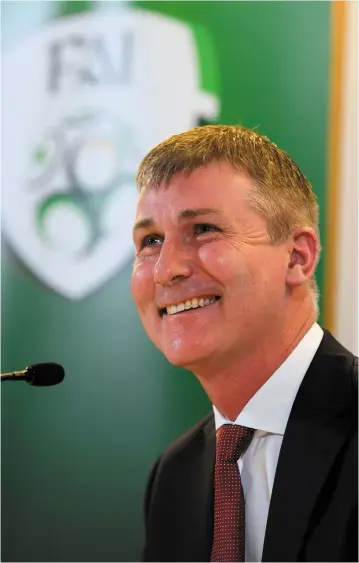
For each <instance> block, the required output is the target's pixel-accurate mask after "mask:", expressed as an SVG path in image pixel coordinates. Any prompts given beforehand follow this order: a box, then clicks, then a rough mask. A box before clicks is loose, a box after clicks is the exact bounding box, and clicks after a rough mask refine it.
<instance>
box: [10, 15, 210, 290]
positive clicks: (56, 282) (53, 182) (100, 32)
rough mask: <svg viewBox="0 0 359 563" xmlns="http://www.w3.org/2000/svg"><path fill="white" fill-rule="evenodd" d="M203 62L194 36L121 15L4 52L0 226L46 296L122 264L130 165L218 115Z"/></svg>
mask: <svg viewBox="0 0 359 563" xmlns="http://www.w3.org/2000/svg"><path fill="white" fill-rule="evenodd" d="M208 57H209V58H211V57H212V58H213V49H212V48H211V45H210V39H209V37H208V36H207V35H206V34H205V33H204V30H203V29H201V30H198V28H192V27H191V26H187V25H185V24H182V23H181V22H178V21H177V20H172V19H169V18H164V17H163V16H159V15H156V14H150V13H146V12H144V11H141V10H133V9H127V10H124V9H122V10H120V11H119V12H114V13H113V14H106V15H101V14H99V13H98V12H97V13H94V14H91V13H89V14H88V15H86V16H83V15H81V16H77V17H71V18H69V19H64V20H59V21H58V22H56V23H53V24H51V25H49V26H47V27H45V28H43V29H42V30H41V31H40V32H39V33H37V34H36V35H35V36H33V37H31V38H29V39H27V40H25V41H24V42H22V43H21V44H18V45H16V46H15V47H13V48H12V49H11V50H10V51H8V52H7V53H6V54H5V56H4V61H3V109H4V111H3V196H2V197H3V202H2V203H3V206H2V210H3V217H2V226H3V230H4V235H5V237H6V239H7V240H8V241H9V243H10V245H11V246H12V248H13V249H14V251H15V252H16V253H17V255H18V256H19V257H20V258H21V260H22V261H23V262H24V263H25V264H26V265H27V266H28V267H29V268H30V269H31V270H32V272H33V273H34V274H35V275H36V276H37V277H38V278H39V279H40V280H42V281H43V282H44V283H46V284H47V285H48V286H50V287H51V288H52V289H54V290H56V291H58V292H59V293H61V294H62V295H65V296H67V297H69V298H72V299H79V298H82V297H84V296H86V295H88V294H89V293H91V292H92V291H94V290H95V289H97V288H98V287H100V286H101V285H102V284H103V283H104V282H105V281H106V280H107V279H109V278H110V277H111V276H112V275H114V274H115V273H116V272H117V271H118V270H119V269H120V268H121V267H122V266H123V265H124V264H125V263H126V262H127V261H128V260H129V259H130V258H131V256H132V252H133V251H132V242H131V228H132V223H133V219H134V212H135V203H136V199H137V192H136V187H135V174H136V168H137V166H138V163H139V161H140V159H141V158H142V156H144V154H145V153H146V152H147V151H148V150H149V149H150V148H151V147H152V146H153V145H155V144H156V143H158V142H159V141H161V140H162V139H164V138H165V137H167V136H169V135H172V134H173V133H177V132H180V131H184V130H186V129H188V128H190V127H193V126H195V125H196V124H197V123H198V122H199V120H200V119H205V120H211V119H213V118H215V117H216V116H217V115H218V109H219V108H218V103H219V102H218V97H217V92H216V83H215V80H214V78H213V77H214V74H213V69H214V65H215V61H213V60H211V61H210V64H208V62H209V61H208ZM204 58H206V65H203V64H202V61H203V60H204ZM203 68H206V69H207V70H206V72H207V73H208V72H210V74H211V76H206V75H204V70H203Z"/></svg>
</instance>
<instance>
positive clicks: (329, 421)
mask: <svg viewBox="0 0 359 563" xmlns="http://www.w3.org/2000/svg"><path fill="white" fill-rule="evenodd" d="M348 361H349V360H348V355H347V354H345V352H343V348H342V347H341V346H340V345H339V344H338V343H337V342H336V341H335V340H334V339H333V338H332V337H331V336H330V335H329V334H328V333H325V335H324V337H323V340H322V343H321V345H320V347H319V349H318V352H317V354H316V355H315V357H314V359H313V362H312V364H311V366H310V368H309V370H308V372H307V374H306V375H305V377H304V379H303V382H302V385H301V387H300V389H299V391H298V394H297V397H296V399H295V402H294V405H293V408H292V412H291V414H290V417H289V420H288V424H287V428H286V431H285V434H284V438H283V443H282V448H281V451H280V455H279V460H278V465H277V471H276V475H275V480H274V485H273V491H272V497H271V503H270V507H269V513H268V521H267V528H266V534H265V540H264V547H263V557H262V561H298V560H303V559H300V550H301V547H302V545H303V541H304V540H305V535H306V532H307V531H308V530H309V527H310V524H311V515H312V513H313V510H314V507H315V504H316V500H317V499H318V496H319V494H320V492H321V490H322V488H323V486H324V483H325V481H326V478H327V476H328V474H329V472H330V470H331V468H332V466H333V464H334V462H335V460H336V457H337V455H338V453H339V451H340V449H341V446H342V445H343V443H344V442H345V440H346V438H347V435H348V432H349V430H350V424H351V418H350V416H348V412H350V410H349V409H348V406H349V404H350V403H351V400H352V396H351V388H350V384H349V377H347V373H348ZM345 370H346V371H347V373H345Z"/></svg>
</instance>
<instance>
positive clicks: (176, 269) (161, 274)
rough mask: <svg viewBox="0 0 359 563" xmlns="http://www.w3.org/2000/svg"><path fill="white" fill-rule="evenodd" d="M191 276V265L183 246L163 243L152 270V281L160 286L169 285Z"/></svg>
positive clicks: (167, 242)
mask: <svg viewBox="0 0 359 563" xmlns="http://www.w3.org/2000/svg"><path fill="white" fill-rule="evenodd" d="M191 274H192V265H191V261H190V257H189V255H188V252H186V249H185V248H184V246H182V245H179V244H176V243H174V242H173V241H172V242H169V241H164V242H163V244H162V247H161V253H160V256H159V258H158V260H157V263H156V265H155V270H154V281H155V283H158V284H161V285H171V284H173V283H176V282H178V281H181V280H183V279H186V278H189V277H190V275H191Z"/></svg>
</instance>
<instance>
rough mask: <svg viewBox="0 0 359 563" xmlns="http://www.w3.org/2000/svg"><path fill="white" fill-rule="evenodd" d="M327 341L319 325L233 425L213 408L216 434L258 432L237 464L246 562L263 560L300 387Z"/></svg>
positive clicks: (312, 328) (301, 342) (304, 339)
mask: <svg viewBox="0 0 359 563" xmlns="http://www.w3.org/2000/svg"><path fill="white" fill-rule="evenodd" d="M322 338H323V330H322V329H321V328H320V326H319V325H318V324H317V323H315V324H314V325H313V326H312V327H311V329H310V330H309V331H308V332H307V333H306V335H305V336H304V337H303V338H302V340H301V341H300V342H299V344H298V345H297V347H296V348H295V349H294V350H293V352H292V353H291V354H290V355H289V356H288V358H287V359H286V360H285V361H284V362H283V364H282V365H281V366H280V367H279V368H278V369H277V371H276V372H275V373H274V374H273V375H272V376H271V377H270V378H269V379H268V381H267V382H266V383H265V384H264V385H263V386H262V387H261V388H260V389H259V390H258V391H257V393H256V394H255V395H254V396H253V397H252V398H251V399H250V401H248V403H247V404H246V406H245V407H244V409H243V410H242V412H241V413H240V414H239V416H238V417H237V419H236V420H235V421H234V422H232V421H229V420H227V419H226V418H225V417H224V416H222V414H221V413H220V412H219V411H218V409H216V407H215V406H214V405H213V410H214V418H215V424H216V430H217V429H218V428H220V427H221V426H222V425H223V424H239V425H241V426H246V427H249V428H254V429H255V430H256V431H255V433H254V436H253V439H252V441H251V443H250V445H249V447H248V449H247V451H246V452H245V453H244V455H243V456H242V457H241V458H240V459H239V461H238V467H239V471H240V473H241V480H242V486H243V491H244V496H245V513H246V528H245V540H246V542H245V559H246V561H261V560H262V551H263V543H264V535H265V530H266V525H267V517H268V510H269V503H270V499H271V494H272V488H273V482H274V476H275V472H276V467H277V462H278V456H279V451H280V448H281V445H282V440H283V435H284V431H285V428H286V425H287V422H288V418H289V414H290V411H291V409H292V405H293V402H294V399H295V397H296V394H297V392H298V389H299V386H300V384H301V382H302V379H303V377H304V375H305V373H306V371H307V370H308V367H309V365H310V363H311V361H312V359H313V357H314V355H315V353H316V351H317V349H318V347H319V344H320V342H321V340H322Z"/></svg>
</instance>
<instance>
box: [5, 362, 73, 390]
mask: <svg viewBox="0 0 359 563" xmlns="http://www.w3.org/2000/svg"><path fill="white" fill-rule="evenodd" d="M64 377H65V370H64V368H63V367H62V366H60V365H59V364H55V363H51V362H50V363H46V364H34V365H33V366H28V367H27V368H26V369H24V370H22V371H13V372H12V373H2V374H1V381H26V382H27V383H29V384H30V385H35V386H36V387H47V386H49V385H57V384H58V383H61V381H62V380H63V379H64Z"/></svg>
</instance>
